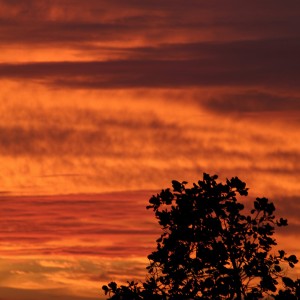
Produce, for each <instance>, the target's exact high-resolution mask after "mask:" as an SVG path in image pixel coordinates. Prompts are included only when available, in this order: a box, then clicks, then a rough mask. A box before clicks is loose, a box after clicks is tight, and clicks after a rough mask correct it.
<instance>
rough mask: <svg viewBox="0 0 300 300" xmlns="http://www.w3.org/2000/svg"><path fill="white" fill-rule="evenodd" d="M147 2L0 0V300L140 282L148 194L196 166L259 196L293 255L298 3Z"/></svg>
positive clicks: (150, 229) (299, 99)
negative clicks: (283, 221) (282, 220)
mask: <svg viewBox="0 0 300 300" xmlns="http://www.w3.org/2000/svg"><path fill="white" fill-rule="evenodd" d="M155 3H156V2H155V1H154V2H153V1H148V0H147V1H141V2H138V1H125V2H124V1H120V0H113V1H108V2H107V1H106V2H104V1H99V0H87V1H84V2H82V1H78V0H54V1H44V0H39V1H38V0H25V1H8V0H0V22H1V26H0V46H1V51H0V114H1V118H0V162H1V173H0V233H1V234H0V252H1V257H0V294H1V296H2V297H5V299H6V300H25V299H27V298H30V299H31V300H36V299H40V298H43V299H45V300H48V299H49V300H50V299H52V298H53V296H54V295H55V297H59V296H61V297H62V299H63V300H71V299H75V300H92V299H104V298H103V294H102V293H101V285H102V284H104V283H107V282H109V281H111V280H116V281H126V280H127V279H128V280H130V279H132V278H133V277H134V278H137V279H143V278H144V276H145V274H146V273H145V272H146V270H145V268H144V267H145V265H146V264H147V258H146V257H147V254H149V253H150V252H151V250H152V249H153V248H154V247H155V240H156V237H157V236H158V234H159V228H158V226H157V224H156V223H155V219H154V217H153V215H152V214H151V212H149V211H146V210H145V206H146V205H147V201H148V199H149V198H150V197H151V195H152V194H156V193H157V192H159V191H160V190H161V189H163V188H167V187H170V183H171V180H173V179H177V180H179V181H183V180H185V181H188V182H189V183H190V184H192V183H193V182H196V181H197V180H198V179H200V178H201V177H202V173H203V172H206V173H210V174H218V175H219V177H220V180H225V179H226V178H231V177H233V176H238V177H239V178H240V179H241V180H243V181H245V182H246V183H247V185H248V187H249V188H250V194H251V197H252V198H254V197H256V196H258V197H260V196H266V197H268V198H270V200H272V201H274V203H275V205H276V207H277V209H278V215H282V216H283V217H286V218H288V219H289V224H290V226H289V227H288V228H287V229H286V232H285V233H283V232H280V233H279V234H278V240H279V241H280V242H281V243H282V245H283V246H284V247H285V249H286V250H287V251H289V252H292V253H296V254H298V255H299V256H300V243H298V242H297V239H296V241H295V236H296V235H297V234H298V232H299V225H300V224H299V218H298V215H299V210H300V185H299V179H300V178H299V174H300V173H299V171H300V165H299V161H300V140H299V125H300V118H299V116H300V89H299V85H298V82H299V80H300V72H299V70H300V66H299V57H298V56H299V51H300V44H299V33H300V32H299V30H298V29H297V28H300V24H299V23H300V21H299V20H300V19H299V16H298V13H295V12H298V11H299V10H300V4H299V3H293V4H290V5H289V6H288V5H286V4H284V3H283V2H282V1H277V0H276V1H273V2H272V5H271V6H270V5H267V4H264V3H261V1H258V0H255V1H251V3H243V5H240V3H239V2H238V1H236V0H229V1H226V4H225V3H220V2H216V1H209V2H208V1H202V0H200V1H192V2H191V4H190V6H187V5H186V4H184V3H183V2H181V1H177V0H176V1H171V2H170V1H165V2H164V3H160V4H159V5H158V4H155ZM258 11H259V12H260V13H259V14H257V12H258ZM297 25H299V26H297ZM252 198H251V199H252ZM299 273H300V272H299V267H297V268H296V271H295V273H294V274H299ZM295 276H296V275H295ZM57 299H60V298H57Z"/></svg>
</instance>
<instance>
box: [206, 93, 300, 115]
mask: <svg viewBox="0 0 300 300" xmlns="http://www.w3.org/2000/svg"><path fill="white" fill-rule="evenodd" d="M202 105H204V107H206V108H208V109H210V110H212V111H215V112H219V113H221V114H230V113H248V112H276V111H280V112H283V111H298V110H300V98H298V97H293V96H288V95H286V96H282V95H280V94H271V93H265V92H260V91H253V90H250V91H245V92H242V93H240V94H229V95H220V96H219V98H213V99H210V100H209V101H204V102H202Z"/></svg>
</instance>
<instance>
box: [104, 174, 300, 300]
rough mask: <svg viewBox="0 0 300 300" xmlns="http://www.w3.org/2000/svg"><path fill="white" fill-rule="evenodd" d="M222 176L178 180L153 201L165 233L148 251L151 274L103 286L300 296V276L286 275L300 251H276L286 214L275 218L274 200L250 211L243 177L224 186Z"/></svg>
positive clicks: (135, 292)
mask: <svg viewBox="0 0 300 300" xmlns="http://www.w3.org/2000/svg"><path fill="white" fill-rule="evenodd" d="M216 180H217V176H216V175H214V176H209V175H208V174H204V175H203V180H199V181H198V183H197V184H196V183H194V184H193V186H192V187H191V188H187V187H186V184H187V182H178V181H175V180H174V181H173V182H172V185H173V191H171V190H170V189H166V190H162V191H161V193H160V194H158V195H156V196H153V197H152V198H151V199H150V200H149V203H150V205H149V206H147V209H153V211H154V213H155V216H156V218H157V219H158V222H159V224H160V226H161V228H162V231H163V232H162V234H161V236H160V238H159V239H158V240H157V250H156V251H154V252H152V253H151V254H150V255H149V256H148V258H149V260H150V263H149V266H148V267H147V270H148V277H147V279H146V280H145V282H144V283H136V282H128V285H126V286H125V285H122V286H120V287H119V286H117V284H116V283H114V282H111V283H110V284H108V286H103V290H104V291H105V294H108V295H109V296H110V298H109V299H110V300H121V299H123V300H138V299H142V300H148V299H149V300H150V299H151V300H156V299H157V300H167V299H168V300H169V299H170V300H188V299H195V300H196V299H214V300H223V299H237V300H241V299H245V300H250V299H262V298H263V297H265V296H268V295H269V296H271V297H273V298H274V299H276V300H282V299H287V300H289V299H300V295H299V293H300V280H297V281H294V280H292V279H291V278H289V277H286V275H285V273H286V268H287V267H288V266H289V267H291V268H293V267H294V265H295V264H296V263H297V262H298V260H297V258H296V256H295V255H287V254H286V253H285V251H283V250H280V251H278V252H277V253H278V254H276V253H273V252H271V250H272V247H273V246H275V245H276V241H275V239H274V238H273V237H272V236H273V234H274V231H275V228H276V227H278V226H279V227H281V226H286V225H287V220H285V219H282V218H280V219H278V220H277V219H275V216H274V211H275V207H274V204H273V203H272V202H269V201H268V199H267V198H256V200H255V201H254V207H253V209H252V210H251V211H250V213H249V214H244V213H243V210H244V205H243V204H242V203H240V202H239V201H238V200H237V196H247V195H248V189H247V188H246V184H245V183H244V182H242V181H241V180H240V179H239V178H237V177H234V178H232V179H231V180H227V181H226V183H225V184H223V183H218V182H217V181H216ZM278 285H279V286H282V289H281V290H279V291H278V288H277V286H278Z"/></svg>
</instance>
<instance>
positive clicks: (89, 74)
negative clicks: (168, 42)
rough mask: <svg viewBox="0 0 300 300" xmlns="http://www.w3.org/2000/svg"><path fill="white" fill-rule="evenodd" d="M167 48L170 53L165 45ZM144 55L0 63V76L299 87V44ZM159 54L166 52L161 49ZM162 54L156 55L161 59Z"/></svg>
mask: <svg viewBox="0 0 300 300" xmlns="http://www.w3.org/2000/svg"><path fill="white" fill-rule="evenodd" d="M287 44H289V45H288V46H287ZM167 49H168V51H169V52H170V53H173V52H172V48H171V47H170V46H167ZM142 51H145V50H144V49H143V50H142ZM149 51H150V52H151V51H152V54H151V57H152V58H149V59H144V60H132V59H128V60H115V61H105V62H100V61H92V62H53V63H51V62H43V63H27V64H1V65H0V78H6V79H7V78H9V79H15V80H34V81H37V82H41V83H46V84H50V85H53V86H55V87H64V88H66V87H67V88H75V89H78V88H93V89H113V88H174V87H175V88H179V87H201V86H205V87H207V86H245V87H252V86H264V87H269V88H271V87H272V88H274V87H276V88H277V89H278V88H284V89H290V88H292V89H298V88H299V85H298V82H299V80H300V72H299V69H300V61H299V59H298V53H299V52H300V42H299V40H294V39H293V40H270V41H259V40H255V41H246V42H233V43H204V44H187V45H185V46H184V47H178V46H174V53H176V51H177V52H179V53H180V52H181V53H184V52H185V53H186V56H187V57H188V58H187V59H179V60H174V59H173V60H170V59H164V58H163V59H160V60H158V59H157V58H156V57H155V56H156V54H155V51H153V50H148V53H149ZM159 51H160V50H159ZM159 51H158V53H159ZM161 51H162V53H165V54H166V53H167V52H168V51H166V50H165V49H164V48H163V47H162V49H161ZM197 53H198V54H197ZM165 54H164V55H162V56H163V57H165ZM174 55H175V54H174ZM181 55H184V54H181ZM193 56H195V58H194V57H193ZM158 57H159V56H158ZM201 57H202V58H201Z"/></svg>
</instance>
